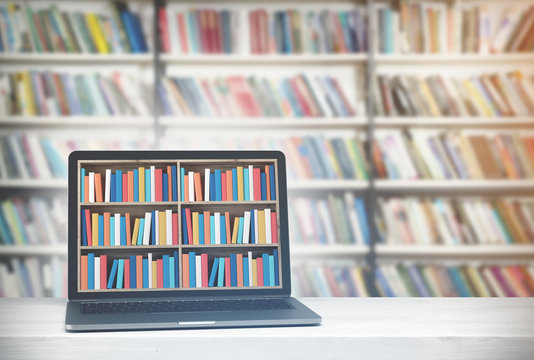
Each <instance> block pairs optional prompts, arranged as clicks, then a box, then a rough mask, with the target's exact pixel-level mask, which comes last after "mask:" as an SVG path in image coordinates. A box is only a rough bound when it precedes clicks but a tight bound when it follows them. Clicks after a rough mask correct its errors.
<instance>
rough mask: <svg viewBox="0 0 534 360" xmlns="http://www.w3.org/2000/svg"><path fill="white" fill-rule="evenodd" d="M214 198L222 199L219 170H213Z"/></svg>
mask: <svg viewBox="0 0 534 360" xmlns="http://www.w3.org/2000/svg"><path fill="white" fill-rule="evenodd" d="M210 184H211V183H210ZM215 200H217V201H221V200H222V185H221V170H215Z"/></svg>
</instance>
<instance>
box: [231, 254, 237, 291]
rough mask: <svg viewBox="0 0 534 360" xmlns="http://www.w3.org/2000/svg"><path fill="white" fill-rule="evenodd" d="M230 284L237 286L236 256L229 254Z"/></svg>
mask: <svg viewBox="0 0 534 360" xmlns="http://www.w3.org/2000/svg"><path fill="white" fill-rule="evenodd" d="M230 284H231V285H232V287H234V286H237V256H236V254H230Z"/></svg>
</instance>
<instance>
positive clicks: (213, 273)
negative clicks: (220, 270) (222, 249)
mask: <svg viewBox="0 0 534 360" xmlns="http://www.w3.org/2000/svg"><path fill="white" fill-rule="evenodd" d="M217 267H219V258H217V257H216V258H215V259H213V266H212V267H211V274H210V281H209V283H208V286H209V287H213V285H214V284H215V276H216V275H217Z"/></svg>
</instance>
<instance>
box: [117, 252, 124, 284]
mask: <svg viewBox="0 0 534 360" xmlns="http://www.w3.org/2000/svg"><path fill="white" fill-rule="evenodd" d="M123 279H124V259H119V268H118V269H117V289H122V280H123Z"/></svg>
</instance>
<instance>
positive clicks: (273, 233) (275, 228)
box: [271, 212, 278, 244]
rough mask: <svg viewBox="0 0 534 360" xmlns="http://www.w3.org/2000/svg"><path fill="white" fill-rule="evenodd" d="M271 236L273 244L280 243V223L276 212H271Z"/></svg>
mask: <svg viewBox="0 0 534 360" xmlns="http://www.w3.org/2000/svg"><path fill="white" fill-rule="evenodd" d="M271 237H272V240H273V244H278V224H277V222H276V213H275V212H271Z"/></svg>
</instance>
